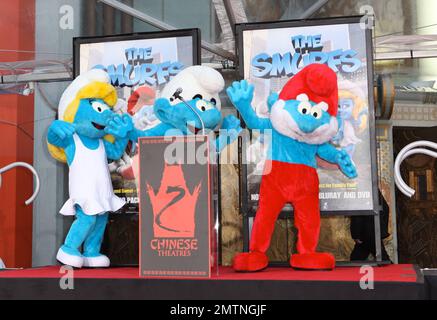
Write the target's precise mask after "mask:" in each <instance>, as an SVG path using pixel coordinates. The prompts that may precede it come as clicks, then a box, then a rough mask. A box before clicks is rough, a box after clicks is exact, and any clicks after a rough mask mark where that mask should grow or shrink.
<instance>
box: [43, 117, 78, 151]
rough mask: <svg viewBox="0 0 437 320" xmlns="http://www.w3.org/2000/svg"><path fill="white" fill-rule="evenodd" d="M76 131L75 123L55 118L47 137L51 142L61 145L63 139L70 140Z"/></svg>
mask: <svg viewBox="0 0 437 320" xmlns="http://www.w3.org/2000/svg"><path fill="white" fill-rule="evenodd" d="M75 132H76V129H75V125H74V124H73V123H70V122H65V121H62V120H55V121H53V123H52V124H51V125H50V127H49V130H48V133H47V139H48V140H49V142H50V143H52V144H54V145H57V146H60V145H61V144H62V142H63V141H66V140H68V139H69V138H71V137H72V136H73V134H74V133H75Z"/></svg>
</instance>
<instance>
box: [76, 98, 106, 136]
mask: <svg viewBox="0 0 437 320" xmlns="http://www.w3.org/2000/svg"><path fill="white" fill-rule="evenodd" d="M113 115H114V113H113V112H112V111H111V109H110V108H109V106H108V105H107V104H106V103H105V102H104V101H103V100H101V99H82V100H80V103H79V108H78V110H77V113H76V116H75V117H74V123H75V124H76V132H77V133H78V134H80V135H83V136H86V137H89V138H94V139H100V138H103V137H104V136H105V135H106V133H105V131H104V129H105V127H106V124H107V123H108V121H109V120H110V119H111V118H112V116H113Z"/></svg>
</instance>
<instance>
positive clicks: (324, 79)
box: [279, 63, 338, 117]
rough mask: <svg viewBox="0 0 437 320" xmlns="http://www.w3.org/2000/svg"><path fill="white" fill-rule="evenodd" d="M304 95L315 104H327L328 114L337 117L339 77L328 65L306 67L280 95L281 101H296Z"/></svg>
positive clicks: (286, 85)
mask: <svg viewBox="0 0 437 320" xmlns="http://www.w3.org/2000/svg"><path fill="white" fill-rule="evenodd" d="M302 93H304V94H306V95H307V96H308V98H309V100H310V101H313V102H315V103H320V102H322V101H323V102H326V103H327V104H328V110H327V111H328V113H329V114H330V115H331V116H333V117H336V116H337V110H338V86H337V75H336V74H335V72H334V71H333V70H332V69H331V68H329V67H328V66H327V65H325V64H319V63H313V64H310V65H308V66H306V67H304V68H303V69H302V70H301V71H299V72H298V73H297V74H296V75H295V76H294V77H293V78H291V79H290V80H288V82H287V83H286V84H285V85H284V87H283V88H282V90H281V92H280V93H279V99H281V100H291V99H293V100H296V98H297V96H298V95H300V94H302Z"/></svg>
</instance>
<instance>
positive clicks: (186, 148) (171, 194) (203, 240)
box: [139, 136, 216, 277]
mask: <svg viewBox="0 0 437 320" xmlns="http://www.w3.org/2000/svg"><path fill="white" fill-rule="evenodd" d="M139 147H140V158H141V164H142V165H141V166H140V176H141V179H140V181H141V182H140V204H141V212H140V275H141V276H161V277H209V276H210V272H211V267H212V264H213V263H214V261H216V259H215V258H214V257H213V256H212V250H211V248H215V240H214V239H215V237H214V236H213V235H214V232H213V226H214V216H213V210H212V198H211V195H212V191H211V175H210V168H211V167H210V163H209V142H208V139H207V136H196V137H194V136H185V137H183V136H181V137H148V138H140V139H139ZM193 155H195V157H193Z"/></svg>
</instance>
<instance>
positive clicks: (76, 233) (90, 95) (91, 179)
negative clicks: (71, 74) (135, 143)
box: [47, 70, 133, 268]
mask: <svg viewBox="0 0 437 320" xmlns="http://www.w3.org/2000/svg"><path fill="white" fill-rule="evenodd" d="M116 102H117V93H116V90H115V88H114V87H113V86H112V85H111V84H110V81H109V76H108V74H107V73H106V72H104V71H103V70H91V71H89V72H87V73H84V74H82V75H80V76H78V77H77V78H76V79H75V80H74V81H73V82H72V83H71V84H70V85H69V86H68V87H67V89H66V90H65V92H64V93H63V95H62V97H61V100H60V103H59V110H58V118H59V120H56V121H54V122H53V123H52V124H51V125H50V127H49V130H48V135H47V142H48V147H49V151H50V153H51V155H52V156H53V157H54V158H55V159H57V160H60V161H63V162H67V163H68V166H69V199H68V200H67V202H66V203H65V204H64V206H63V207H62V209H61V210H60V213H61V214H63V215H67V216H72V215H75V216H76V220H75V221H74V222H73V224H72V226H71V228H70V230H69V232H68V235H67V237H66V239H65V242H64V244H63V246H62V247H61V248H60V249H59V251H58V253H57V256H56V258H57V260H58V261H60V262H61V263H63V264H66V265H70V266H73V267H76V268H81V267H82V266H85V267H108V266H109V264H110V261H109V259H108V257H106V256H105V255H103V254H101V253H100V247H101V244H102V240H103V235H104V231H105V227H106V224H107V220H108V213H107V212H108V211H117V210H118V209H120V208H121V207H122V206H123V205H124V204H125V202H124V201H123V200H122V199H120V198H118V197H117V196H116V195H115V194H114V192H113V189H112V183H111V178H110V174H109V169H108V162H107V159H111V160H117V159H119V158H120V157H121V156H122V154H123V151H124V149H125V148H126V145H127V142H128V141H127V138H123V137H124V136H126V135H127V132H128V131H129V130H131V129H132V128H133V126H132V122H131V120H130V117H129V116H127V115H125V116H123V117H120V116H118V115H116V114H115V113H113V111H112V110H111V108H112V107H113V106H114V105H115V104H116ZM81 247H83V252H82V253H81V251H80V249H81Z"/></svg>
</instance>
